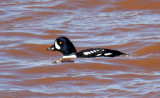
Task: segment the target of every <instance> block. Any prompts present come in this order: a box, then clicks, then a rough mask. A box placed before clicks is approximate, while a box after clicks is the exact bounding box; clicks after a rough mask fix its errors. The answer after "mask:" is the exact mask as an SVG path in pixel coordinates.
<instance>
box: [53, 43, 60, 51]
mask: <svg viewBox="0 0 160 98" xmlns="http://www.w3.org/2000/svg"><path fill="white" fill-rule="evenodd" d="M54 44H55V48H56V49H58V50H60V49H61V47H60V46H59V45H58V44H57V41H55V43H54Z"/></svg>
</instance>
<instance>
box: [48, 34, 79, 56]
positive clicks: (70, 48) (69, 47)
mask: <svg viewBox="0 0 160 98" xmlns="http://www.w3.org/2000/svg"><path fill="white" fill-rule="evenodd" d="M47 50H51V51H60V52H62V53H63V55H65V56H67V55H71V54H76V52H77V51H76V49H75V47H74V45H73V44H72V42H71V41H70V40H69V39H68V38H67V37H58V38H57V39H56V40H55V42H54V44H53V45H52V46H51V47H49V48H48V49H47Z"/></svg>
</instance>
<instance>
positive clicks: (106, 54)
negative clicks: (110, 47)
mask: <svg viewBox="0 0 160 98" xmlns="http://www.w3.org/2000/svg"><path fill="white" fill-rule="evenodd" d="M111 54H112V53H105V54H104V55H105V56H108V55H111Z"/></svg>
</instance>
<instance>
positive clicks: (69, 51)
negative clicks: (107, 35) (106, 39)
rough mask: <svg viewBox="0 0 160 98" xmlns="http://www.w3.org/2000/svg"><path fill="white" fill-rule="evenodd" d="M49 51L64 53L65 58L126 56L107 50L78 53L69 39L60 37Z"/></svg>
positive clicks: (87, 50) (90, 50)
mask: <svg viewBox="0 0 160 98" xmlns="http://www.w3.org/2000/svg"><path fill="white" fill-rule="evenodd" d="M47 50H51V51H60V52H62V53H63V58H77V57H78V58H89V57H115V56H119V55H124V54H125V53H122V52H120V51H117V50H111V49H105V48H90V49H86V50H82V51H80V52H77V51H76V48H75V47H74V45H73V44H72V42H71V41H70V40H69V39H68V38H67V37H58V38H57V39H56V40H55V42H54V44H53V45H52V46H51V47H49V48H47Z"/></svg>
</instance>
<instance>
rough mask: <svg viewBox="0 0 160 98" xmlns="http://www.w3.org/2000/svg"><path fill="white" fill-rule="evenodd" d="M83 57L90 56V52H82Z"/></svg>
mask: <svg viewBox="0 0 160 98" xmlns="http://www.w3.org/2000/svg"><path fill="white" fill-rule="evenodd" d="M83 54H84V55H89V54H91V53H90V52H83Z"/></svg>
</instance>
